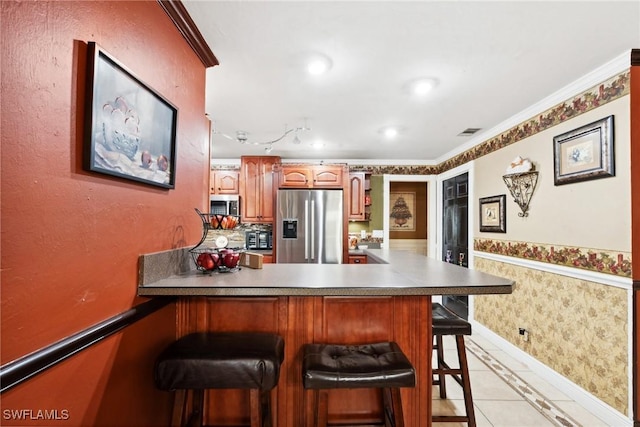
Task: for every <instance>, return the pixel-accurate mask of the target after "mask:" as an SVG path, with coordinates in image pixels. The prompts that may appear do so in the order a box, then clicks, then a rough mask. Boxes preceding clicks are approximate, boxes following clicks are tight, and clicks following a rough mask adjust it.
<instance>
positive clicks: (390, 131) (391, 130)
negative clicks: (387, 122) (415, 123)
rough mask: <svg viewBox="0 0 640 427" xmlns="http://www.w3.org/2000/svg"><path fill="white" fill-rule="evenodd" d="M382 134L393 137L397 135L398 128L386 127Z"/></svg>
mask: <svg viewBox="0 0 640 427" xmlns="http://www.w3.org/2000/svg"><path fill="white" fill-rule="evenodd" d="M382 133H383V134H384V136H386V137H387V138H390V139H391V138H395V137H396V136H398V129H396V128H386V129H385V130H384V131H383V132H382Z"/></svg>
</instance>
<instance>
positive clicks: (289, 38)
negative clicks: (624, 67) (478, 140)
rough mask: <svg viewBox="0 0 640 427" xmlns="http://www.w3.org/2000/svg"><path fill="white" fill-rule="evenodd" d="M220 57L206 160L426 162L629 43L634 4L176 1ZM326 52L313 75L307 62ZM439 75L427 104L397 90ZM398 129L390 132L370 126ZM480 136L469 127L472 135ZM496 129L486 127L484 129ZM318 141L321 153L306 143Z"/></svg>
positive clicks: (633, 37) (638, 30)
mask: <svg viewBox="0 0 640 427" xmlns="http://www.w3.org/2000/svg"><path fill="white" fill-rule="evenodd" d="M183 3H184V5H185V6H186V8H187V10H188V11H189V13H190V15H191V17H192V18H193V20H194V21H195V23H196V25H197V26H198V28H199V29H200V31H201V33H202V35H203V36H204V38H205V39H206V40H207V43H208V44H209V46H210V47H211V49H212V50H213V52H214V54H215V55H216V57H217V58H218V60H219V61H220V65H219V66H216V67H212V68H209V69H208V70H207V94H206V112H207V114H208V115H209V116H210V118H211V119H212V121H213V126H214V129H215V130H214V134H213V137H212V141H213V142H212V144H213V148H212V158H214V159H228V158H236V159H237V158H238V157H239V156H240V155H264V154H265V147H264V146H257V145H251V144H244V145H242V144H240V143H238V142H237V141H235V140H233V139H234V138H235V135H236V131H238V130H241V131H246V132H247V133H248V142H266V141H270V140H273V139H276V138H278V137H279V136H280V135H282V133H283V132H284V131H285V129H286V128H295V127H300V126H304V125H305V124H306V126H307V127H309V128H311V130H310V131H305V132H300V133H299V134H298V136H299V138H300V140H301V141H302V143H301V144H298V145H296V144H293V143H292V140H293V137H294V133H293V132H292V133H290V134H289V135H287V137H285V138H284V139H283V140H282V141H280V142H278V143H276V144H274V146H273V151H272V152H271V153H270V154H272V155H280V156H282V157H283V158H285V159H310V160H313V159H318V160H320V159H325V160H326V159H363V160H367V159H369V160H371V159H376V160H377V161H379V162H391V163H393V162H402V161H403V160H404V161H407V162H413V163H415V162H417V161H425V162H427V163H428V162H429V161H435V160H436V159H442V158H444V157H446V155H447V153H451V152H454V151H456V149H458V150H459V149H460V147H461V146H464V145H465V144H468V143H469V140H470V139H469V137H463V136H458V134H460V133H461V132H462V131H464V130H465V129H467V128H481V129H483V130H485V131H486V130H488V129H491V128H494V127H495V126H497V125H499V124H500V123H502V122H504V121H506V120H507V119H509V118H510V117H512V116H514V115H515V114H517V113H519V112H521V111H522V110H525V109H526V108H527V107H530V106H531V105H533V104H535V103H537V102H539V101H540V100H542V99H544V98H545V97H547V96H549V95H551V94H552V93H554V92H556V91H558V90H560V89H562V88H563V87H566V86H567V85H569V84H570V83H572V82H574V81H576V80H578V79H580V78H581V77H583V76H584V75H586V74H588V73H589V72H591V71H593V70H594V69H596V68H598V67H600V66H602V65H603V64H605V63H607V62H608V61H611V60H612V59H614V58H616V57H619V56H620V55H623V54H624V53H625V52H628V51H629V50H630V49H632V48H640V1H639V0H636V1H620V2H615V1H600V2H596V1H567V2H558V1H498V2H488V1H467V2H463V1H411V2H400V1H333V2H328V1H198V0H183ZM312 53H322V54H325V55H327V56H329V57H330V58H331V60H332V63H333V66H332V68H331V70H330V71H329V72H328V73H327V74H325V75H323V76H311V75H309V74H308V73H307V72H306V70H305V65H304V59H305V58H306V57H307V56H308V55H309V54H312ZM417 77H433V78H436V79H437V80H438V84H437V86H436V88H435V89H434V90H432V91H431V92H430V94H429V95H428V96H427V97H426V98H424V99H417V98H416V97H415V96H411V95H410V94H409V93H407V91H406V84H407V83H408V82H409V81H411V80H412V79H415V78H417ZM389 125H393V126H398V127H400V129H401V131H400V134H399V135H398V136H397V137H396V138H395V139H394V140H387V139H386V138H384V137H383V135H381V133H380V130H381V129H382V128H383V127H385V126H389ZM481 133H482V130H481V131H480V132H479V133H478V134H477V135H479V134H481ZM490 136H493V135H490ZM317 139H321V140H322V141H323V142H324V144H325V146H324V147H323V148H322V149H321V150H316V149H314V148H312V146H311V143H312V142H314V141H316V140H317Z"/></svg>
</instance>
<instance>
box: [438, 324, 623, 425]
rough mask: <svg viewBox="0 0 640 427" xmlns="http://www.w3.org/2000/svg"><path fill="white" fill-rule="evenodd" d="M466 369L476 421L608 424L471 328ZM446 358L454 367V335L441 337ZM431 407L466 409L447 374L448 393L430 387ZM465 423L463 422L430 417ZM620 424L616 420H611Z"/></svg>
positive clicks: (448, 411)
mask: <svg viewBox="0 0 640 427" xmlns="http://www.w3.org/2000/svg"><path fill="white" fill-rule="evenodd" d="M466 347H467V358H468V360H469V371H470V372H469V375H470V377H471V390H472V392H473V398H474V399H473V402H474V407H475V415H476V423H477V425H478V427H554V426H560V427H578V426H582V427H606V426H607V424H606V423H605V422H604V421H602V420H600V419H599V418H597V417H596V416H595V415H593V414H592V413H590V412H589V411H588V410H587V409H586V408H584V407H582V406H581V405H580V404H578V403H576V402H575V401H573V400H571V398H569V397H568V396H566V395H565V394H564V393H562V392H561V391H559V390H558V389H556V388H555V387H554V386H553V385H551V384H549V383H548V382H546V381H545V380H543V379H542V378H540V377H539V376H538V375H537V374H535V373H534V372H532V371H531V370H530V369H529V368H528V367H527V366H526V365H525V364H523V363H521V362H519V361H517V360H515V359H514V358H512V357H511V356H509V355H507V354H505V352H504V351H502V350H500V349H498V348H497V347H496V346H495V345H494V344H492V343H491V342H490V341H489V340H487V339H486V338H484V337H482V335H480V334H478V333H476V332H474V333H473V335H471V336H470V337H466ZM444 348H445V360H447V361H448V362H449V363H450V364H451V366H455V367H457V366H458V365H457V361H456V356H455V341H454V337H453V336H445V337H444ZM432 396H433V398H432V399H433V400H432V402H433V413H434V414H438V415H450V414H458V415H462V414H464V400H463V397H462V389H461V387H460V386H458V384H457V383H456V382H455V381H454V380H453V379H452V378H450V377H449V378H447V399H446V400H443V399H440V397H439V395H438V389H437V387H436V386H434V387H433V390H432ZM433 426H434V427H458V426H464V427H466V423H433ZM613 427H618V426H613Z"/></svg>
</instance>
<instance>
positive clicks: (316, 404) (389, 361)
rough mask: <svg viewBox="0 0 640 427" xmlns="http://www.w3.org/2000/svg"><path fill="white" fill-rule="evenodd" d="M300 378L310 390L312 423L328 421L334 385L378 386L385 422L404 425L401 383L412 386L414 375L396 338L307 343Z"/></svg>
mask: <svg viewBox="0 0 640 427" xmlns="http://www.w3.org/2000/svg"><path fill="white" fill-rule="evenodd" d="M302 382H303V386H304V388H305V390H313V393H312V395H313V405H312V406H313V415H314V417H315V420H314V425H315V427H326V426H327V425H328V424H327V422H328V420H327V418H328V413H327V411H328V390H329V389H337V388H350V389H355V388H379V389H381V391H382V404H383V408H384V409H383V414H384V417H385V419H384V425H385V426H387V427H391V426H393V427H403V426H404V418H403V413H402V400H401V397H400V387H414V386H415V382H416V379H415V370H414V368H413V365H412V364H411V362H409V359H407V356H406V355H405V354H404V353H403V352H402V350H401V349H400V346H398V344H396V343H395V342H380V343H374V344H361V345H339V344H306V345H305V346H304V347H303V361H302ZM306 396H307V395H306V393H305V397H306ZM305 407H306V405H305ZM367 425H371V424H370V423H368V424H367Z"/></svg>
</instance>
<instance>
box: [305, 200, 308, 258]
mask: <svg viewBox="0 0 640 427" xmlns="http://www.w3.org/2000/svg"><path fill="white" fill-rule="evenodd" d="M304 223H305V227H304V259H305V261H306V260H308V259H309V226H308V225H309V200H305V201H304Z"/></svg>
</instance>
